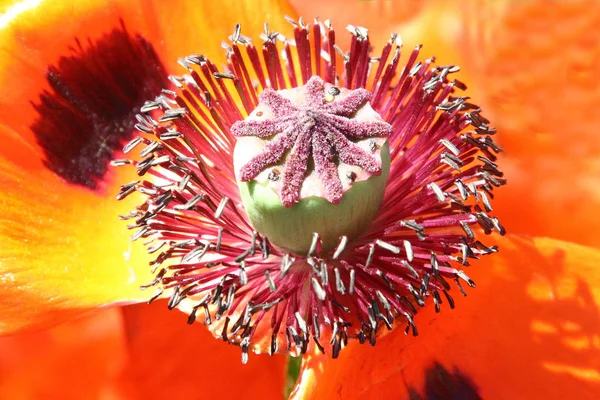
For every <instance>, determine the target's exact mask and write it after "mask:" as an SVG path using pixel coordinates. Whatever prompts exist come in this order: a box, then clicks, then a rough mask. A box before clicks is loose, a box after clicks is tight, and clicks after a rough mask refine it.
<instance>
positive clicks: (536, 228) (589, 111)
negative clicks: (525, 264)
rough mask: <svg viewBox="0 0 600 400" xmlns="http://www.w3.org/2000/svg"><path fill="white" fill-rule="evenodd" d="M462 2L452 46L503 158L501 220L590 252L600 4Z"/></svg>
mask: <svg viewBox="0 0 600 400" xmlns="http://www.w3.org/2000/svg"><path fill="white" fill-rule="evenodd" d="M471 4H472V9H469V10H465V12H464V13H463V15H464V16H465V17H466V18H468V20H467V21H466V22H467V23H468V24H470V25H471V29H470V31H469V35H467V36H466V37H463V38H462V40H461V43H463V44H466V45H464V46H461V47H458V48H461V49H462V50H463V52H464V53H465V60H467V64H468V65H470V66H471V68H472V69H473V70H476V71H478V72H479V81H478V85H477V86H478V89H480V95H481V97H482V98H483V99H484V104H483V105H484V110H486V111H487V114H488V116H491V117H492V118H491V119H492V121H494V123H495V124H496V126H497V127H498V132H499V135H498V140H499V141H500V143H501V145H503V147H504V148H505V150H506V152H505V155H506V157H505V159H504V160H501V165H502V166H503V169H504V170H505V171H506V172H507V177H508V180H509V186H508V189H507V190H503V191H499V192H498V198H497V200H496V201H495V206H496V208H497V210H498V214H499V216H500V217H501V220H502V221H503V223H504V225H505V226H506V227H507V229H508V230H509V231H512V232H517V233H527V234H532V235H544V236H552V237H556V238H559V239H563V240H570V241H574V242H578V243H582V244H586V245H593V246H598V245H599V244H600V232H599V231H598V229H597V226H598V223H599V220H598V212H597V210H598V207H600V163H599V162H598V160H600V140H599V139H598V135H597V131H598V126H600V113H598V112H597V107H598V104H599V103H600V90H598V83H597V77H598V76H599V74H600V42H599V41H598V37H599V36H600V3H599V2H598V1H596V0H582V1H575V2H567V1H552V2H550V3H548V2H546V1H524V2H514V1H498V2H486V1H472V2H471ZM515 204H517V205H518V207H514V205H515Z"/></svg>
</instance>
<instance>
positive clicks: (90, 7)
mask: <svg viewBox="0 0 600 400" xmlns="http://www.w3.org/2000/svg"><path fill="white" fill-rule="evenodd" d="M24 4H25V5H33V7H31V8H27V7H23V5H24ZM5 7H6V8H5V9H6V10H8V9H10V7H14V8H17V9H22V11H21V12H20V13H14V12H12V13H11V15H14V16H13V18H12V19H6V20H4V19H0V121H2V122H3V124H5V125H7V126H8V127H9V128H11V129H13V130H14V131H15V132H18V134H19V135H21V136H22V137H24V138H25V140H27V141H28V142H30V143H35V139H34V138H33V134H32V133H31V131H30V130H29V127H30V126H31V124H32V122H33V121H34V119H35V117H36V113H35V111H34V109H33V107H32V106H31V104H30V102H31V101H33V100H37V98H38V95H39V93H40V92H41V90H42V89H46V88H47V83H46V79H45V77H44V73H45V72H46V68H47V66H48V65H50V64H52V65H54V64H56V63H57V61H58V59H59V58H60V56H63V55H66V54H67V55H68V54H71V53H72V52H71V50H70V48H72V47H73V46H74V45H75V38H79V39H80V40H81V41H82V42H83V43H85V42H86V41H87V40H88V39H91V40H95V39H97V38H99V37H100V36H101V35H102V34H104V33H107V32H110V31H111V30H112V29H114V28H118V27H119V26H120V21H121V20H122V21H123V22H124V24H125V26H126V28H127V29H128V30H129V31H130V32H131V33H140V34H142V35H143V36H144V37H145V38H146V39H147V40H148V41H150V42H151V43H152V44H153V45H154V47H155V49H156V51H157V52H158V53H159V55H160V57H161V59H162V61H163V63H165V65H166V66H167V67H168V69H169V70H170V71H172V72H173V73H176V74H180V73H183V72H185V71H184V70H183V69H182V68H181V67H179V66H178V65H177V58H178V57H183V56H186V55H188V54H191V53H203V54H205V55H207V56H209V57H212V58H214V59H215V61H217V64H219V63H218V61H219V59H221V60H224V59H225V57H224V54H225V53H224V50H223V49H222V48H221V41H223V40H226V39H227V36H228V35H231V33H232V32H233V28H234V26H235V24H236V23H238V22H240V23H242V25H243V30H242V33H250V32H251V33H252V35H253V36H254V35H255V34H256V35H257V34H258V33H260V32H262V31H263V23H264V22H265V21H268V22H269V23H270V24H271V25H272V29H273V30H277V29H279V28H280V27H283V25H284V24H287V23H286V22H285V21H284V20H283V15H284V14H290V15H292V16H293V15H294V13H293V10H292V9H291V8H290V7H289V6H288V5H287V3H286V2H281V1H278V0H259V1H254V2H252V3H243V2H238V1H235V0H224V1H220V2H219V3H218V4H217V3H211V2H208V3H203V2H197V1H179V2H176V3H175V2H168V3H166V2H164V1H142V0H109V1H97V0H91V1H60V2H56V1H50V0H40V1H38V2H35V1H31V0H20V1H11V2H9V4H8V5H7V6H5ZM14 8H13V9H14ZM132 67H133V66H132ZM3 150H5V147H4V146H2V148H0V153H3V152H4V151H3Z"/></svg>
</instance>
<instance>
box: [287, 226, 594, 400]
mask: <svg viewBox="0 0 600 400" xmlns="http://www.w3.org/2000/svg"><path fill="white" fill-rule="evenodd" d="M499 245H500V249H501V250H500V253H498V254H496V255H494V256H490V257H485V258H483V259H482V260H481V261H479V262H477V263H474V264H475V265H474V266H473V270H472V271H471V273H470V275H472V277H473V279H474V280H475V282H477V288H475V289H472V290H470V291H469V293H468V297H467V298H462V296H461V297H460V298H458V299H456V300H457V301H456V303H457V304H456V309H455V310H449V309H448V308H447V307H446V308H445V309H442V312H441V313H440V314H435V312H433V310H432V308H426V309H423V310H422V311H421V312H420V313H419V314H418V315H417V317H416V320H415V321H416V323H417V326H418V327H419V328H420V329H419V331H420V334H419V336H418V337H416V338H414V337H409V336H405V335H404V333H403V330H402V328H400V329H398V328H397V329H396V330H394V331H393V332H392V333H390V334H388V335H387V336H384V337H382V338H380V339H379V340H378V341H377V345H376V346H375V347H374V348H371V347H369V346H368V345H363V346H361V345H359V344H355V343H353V344H350V345H349V346H348V347H347V348H346V349H344V350H343V351H342V352H341V355H340V359H338V360H331V359H329V358H328V357H327V356H313V357H311V358H308V359H307V360H306V362H305V365H304V370H303V372H302V375H301V379H300V380H299V384H298V386H297V388H296V393H297V396H296V398H304V399H321V398H343V399H359V398H360V399H365V398H402V394H403V393H404V394H405V395H406V393H408V390H413V391H416V392H418V393H421V394H423V393H425V391H426V390H427V391H428V393H438V394H440V393H441V398H465V397H464V396H465V393H469V392H465V390H473V391H476V392H478V394H479V395H480V396H481V397H482V398H484V399H515V398H524V399H534V398H535V399H538V398H540V399H541V398H544V399H554V398H556V399H559V398H597V397H598V396H600V361H599V360H600V346H599V343H600V333H599V332H600V328H599V327H600V317H599V313H598V305H599V304H600V275H598V274H597V271H596V269H597V268H596V267H597V266H598V265H600V252H599V251H598V250H596V249H592V248H588V247H583V246H580V245H575V244H571V243H567V242H560V241H556V240H552V239H543V238H534V239H530V238H518V237H512V238H505V239H502V240H501V241H500V243H499ZM440 371H445V372H447V373H448V376H450V377H451V378H453V379H454V380H455V384H454V385H448V380H447V379H446V378H448V376H446V377H444V374H440ZM432 377H433V378H438V379H437V380H436V379H432ZM426 379H427V386H426V385H425V383H426ZM471 393H472V392H471ZM452 395H454V396H458V397H451V396H452ZM302 396H304V397H302ZM461 396H462V397H461Z"/></svg>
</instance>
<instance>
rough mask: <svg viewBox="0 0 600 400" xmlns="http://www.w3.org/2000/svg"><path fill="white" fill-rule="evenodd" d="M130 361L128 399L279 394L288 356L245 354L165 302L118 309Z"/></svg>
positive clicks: (125, 381) (124, 380) (266, 396)
mask: <svg viewBox="0 0 600 400" xmlns="http://www.w3.org/2000/svg"><path fill="white" fill-rule="evenodd" d="M123 315H124V318H125V326H126V332H127V339H128V341H127V343H128V352H129V361H128V363H127V365H126V367H125V369H124V375H123V376H122V384H123V385H122V386H123V391H124V393H126V394H127V398H129V399H138V398H139V399H148V398H157V399H163V398H165V399H166V398H202V399H240V398H246V399H281V398H282V397H283V391H284V383H285V373H286V371H285V370H286V366H287V360H286V357H284V356H282V355H276V356H273V357H269V356H267V355H260V356H259V355H253V354H251V355H250V359H249V361H248V364H247V365H243V364H242V363H241V354H242V353H241V350H240V348H239V347H237V346H231V345H227V344H225V343H223V342H222V341H220V340H215V338H214V337H213V336H212V334H211V333H210V332H209V331H208V329H206V327H204V326H202V325H201V324H199V323H196V324H193V325H191V326H190V325H187V324H186V320H187V316H186V315H185V314H183V313H180V312H178V311H169V310H168V309H167V305H166V303H165V302H157V303H153V304H152V305H151V306H147V305H144V304H139V305H133V306H128V307H124V308H123Z"/></svg>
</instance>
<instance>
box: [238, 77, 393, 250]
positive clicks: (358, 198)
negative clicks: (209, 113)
mask: <svg viewBox="0 0 600 400" xmlns="http://www.w3.org/2000/svg"><path fill="white" fill-rule="evenodd" d="M369 97H370V94H369V92H368V91H367V90H365V89H356V90H348V89H339V88H337V87H335V86H333V85H331V84H325V83H324V82H323V80H322V79H321V78H320V77H316V76H313V77H312V78H311V79H310V80H309V81H308V82H307V83H306V84H305V85H304V86H300V87H297V88H294V89H288V90H280V91H274V90H271V89H267V90H265V91H264V92H263V93H262V94H261V96H260V101H259V104H258V106H257V107H256V109H255V110H254V111H253V112H252V113H251V114H250V115H249V116H248V118H246V119H245V120H243V121H239V122H236V123H235V124H233V126H232V128H231V131H232V132H233V133H234V134H235V135H236V136H237V143H236V146H235V152H234V167H235V171H236V179H237V180H238V183H239V186H240V192H241V195H242V200H243V203H244V207H245V209H246V212H247V214H248V216H249V218H250V220H251V222H252V224H253V226H254V227H255V228H256V229H257V230H258V231H259V232H260V233H261V234H262V235H264V236H266V237H267V238H268V239H269V240H270V241H271V242H272V243H273V244H274V245H276V246H278V247H280V248H282V249H285V250H287V251H291V252H294V253H298V254H302V253H304V254H306V252H308V250H309V249H310V247H311V243H312V237H313V236H314V234H315V233H316V234H318V235H319V237H320V239H321V241H322V243H323V244H322V250H323V251H325V252H327V251H329V250H332V249H333V247H334V246H336V244H337V243H338V242H339V241H340V240H341V238H343V237H345V238H346V239H345V240H347V239H348V238H354V237H356V236H357V235H359V234H360V233H361V232H362V229H363V228H364V227H367V226H369V223H370V222H371V221H372V220H373V218H374V217H375V215H376V213H377V210H378V209H379V205H380V204H381V199H382V196H383V192H384V189H385V182H386V179H387V174H388V172H389V150H388V147H387V145H386V140H387V136H388V135H389V134H390V133H391V130H392V128H391V126H390V125H389V124H388V123H386V122H384V121H383V120H382V119H381V117H380V116H379V114H377V113H376V112H375V111H374V110H373V109H372V108H371V106H370V104H369V102H368V101H369Z"/></svg>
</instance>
